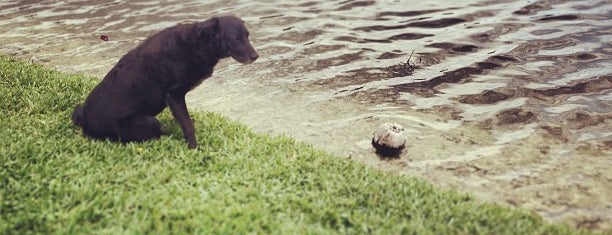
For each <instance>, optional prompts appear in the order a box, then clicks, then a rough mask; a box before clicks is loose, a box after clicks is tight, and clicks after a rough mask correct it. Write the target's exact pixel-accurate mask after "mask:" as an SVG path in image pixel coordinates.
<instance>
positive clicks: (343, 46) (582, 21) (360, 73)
mask: <svg viewBox="0 0 612 235" xmlns="http://www.w3.org/2000/svg"><path fill="white" fill-rule="evenodd" d="M219 14H234V15H237V16H239V17H241V18H242V19H244V20H245V21H246V23H247V26H248V27H249V29H250V31H251V42H252V44H253V45H254V46H255V48H256V49H257V51H258V52H259V54H260V58H259V59H258V60H257V62H256V63H254V64H251V65H246V66H245V65H239V64H238V63H237V62H235V61H232V60H231V59H226V60H223V61H222V62H221V63H220V64H219V65H218V66H217V67H216V72H215V74H214V75H213V77H212V78H210V79H209V80H207V81H205V82H204V83H203V84H202V85H201V86H200V87H198V88H197V89H195V90H194V91H192V92H191V93H190V94H189V95H188V97H187V98H188V103H189V104H188V105H189V106H190V107H191V108H192V109H200V110H209V111H214V112H219V113H222V114H224V115H226V116H228V117H230V118H232V119H234V120H238V121H240V122H243V123H245V124H247V125H248V126H250V127H251V128H253V129H254V130H256V131H258V132H260V133H270V134H274V135H279V134H286V135H289V136H292V137H294V138H296V139H298V140H300V141H303V142H307V143H311V144H313V145H314V146H316V147H318V148H322V149H326V150H328V151H330V152H333V153H335V154H336V155H338V156H340V157H347V158H351V159H355V160H357V161H360V162H363V163H365V164H369V165H372V166H374V167H378V168H381V169H384V170H389V171H394V172H399V173H400V174H406V175H410V176H417V177H422V178H425V179H428V180H429V181H431V182H432V183H434V184H436V185H438V186H440V187H444V188H452V189H456V190H461V191H465V192H469V193H472V194H474V195H476V196H477V197H479V198H482V199H484V200H489V201H493V202H497V203H500V204H505V205H512V206H517V207H521V208H525V209H528V210H531V211H534V212H536V213H538V214H540V215H542V216H543V217H544V218H546V219H548V220H551V221H561V222H565V223H569V224H572V225H574V226H577V227H584V228H589V229H612V187H611V185H612V170H610V169H612V150H611V149H612V59H611V55H612V17H611V16H612V2H610V1H598V0H586V1H562V0H559V1H525V0H523V1H494V0H491V1H485V0H482V1H476V0H473V1H463V0H458V1H400V0H386V1H368V0H363V1H351V0H348V1H344V0H343V1H247V0H238V1H180V3H173V2H172V1H170V2H169V1H149V0H147V1H145V0H136V1H129V2H128V1H118V0H116V1H99V0H93V1H28V2H27V3H24V1H8V0H3V1H2V2H0V53H4V54H9V55H13V56H16V57H19V58H23V59H26V60H31V61H33V62H36V63H42V64H46V65H48V66H49V67H52V68H56V69H59V70H62V71H67V72H74V73H85V74H89V75H92V76H96V77H103V76H104V75H105V73H106V72H107V71H108V70H109V69H110V68H111V67H112V66H113V65H114V63H116V61H117V60H118V59H119V58H120V57H121V56H122V55H123V54H125V53H126V52H127V51H129V50H130V49H131V48H133V47H135V46H136V45H137V44H138V43H139V42H141V41H142V40H144V39H145V38H146V37H147V36H148V35H151V34H153V33H155V32H156V31H159V30H160V29H163V28H165V27H169V26H173V25H175V24H177V23H180V22H193V21H200V20H205V19H207V18H209V17H211V16H213V15H219ZM102 35H104V36H108V40H107V41H104V40H101V39H100V37H101V36H102ZM67 120H68V119H67ZM384 122H397V123H400V124H402V125H403V126H404V127H405V128H406V131H407V133H408V147H407V149H406V150H405V152H404V154H403V155H402V156H401V157H400V158H393V159H386V158H380V157H379V156H377V155H376V154H375V153H374V149H373V148H372V147H371V145H370V138H371V137H372V132H373V131H374V130H375V129H376V127H377V126H378V125H380V124H381V123H384ZM196 128H197V127H196ZM202 144H205V143H202ZM381 180H384V179H381Z"/></svg>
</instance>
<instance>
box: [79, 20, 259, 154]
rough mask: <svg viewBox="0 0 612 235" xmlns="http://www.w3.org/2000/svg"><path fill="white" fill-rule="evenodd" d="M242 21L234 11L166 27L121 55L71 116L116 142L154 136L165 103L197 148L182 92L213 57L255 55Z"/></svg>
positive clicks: (249, 58)
mask: <svg viewBox="0 0 612 235" xmlns="http://www.w3.org/2000/svg"><path fill="white" fill-rule="evenodd" d="M248 34H249V33H248V31H247V29H246V27H245V26H244V22H243V21H242V20H240V19H238V18H236V17H233V16H223V17H215V18H212V19H209V20H207V21H204V22H198V23H192V24H182V25H177V26H174V27H171V28H167V29H165V30H163V31H161V32H159V33H157V34H155V35H153V36H151V37H149V38H148V39H147V40H145V41H144V42H143V43H141V44H140V45H139V46H138V47H136V48H135V49H133V50H131V51H130V52H128V53H127V54H126V55H124V56H123V57H122V58H121V59H120V60H119V62H118V63H117V64H116V65H115V66H114V67H113V68H112V69H111V70H110V71H109V72H108V74H107V75H106V76H105V77H104V79H103V80H102V81H101V82H100V84H98V85H97V86H96V87H95V88H94V89H93V90H92V91H91V93H90V94H89V96H88V97H87V100H86V101H85V103H84V104H83V105H81V104H78V105H76V106H75V108H74V112H73V114H72V121H73V123H74V124H75V125H77V126H80V127H82V129H83V133H84V134H85V135H87V136H89V137H92V138H96V139H110V140H114V141H120V142H130V141H144V140H148V139H154V138H159V137H160V136H161V135H162V134H163V133H162V131H161V125H160V123H159V121H158V120H157V119H156V118H155V116H156V115H157V114H159V113H160V112H161V111H162V110H163V109H164V108H166V106H168V107H170V110H171V111H172V115H173V116H174V119H175V120H177V122H178V123H179V125H180V127H181V129H182V131H183V134H184V136H185V139H186V140H187V142H188V146H189V148H195V147H197V142H196V139H195V131H194V127H193V122H192V120H191V118H190V117H189V113H188V112H187V106H186V104H185V95H186V94H187V92H188V91H190V90H191V89H193V88H195V87H196V86H198V85H199V84H200V83H201V82H202V81H203V80H204V79H206V78H208V77H210V75H211V74H212V73H213V68H214V66H215V65H216V64H217V62H218V61H219V60H220V59H222V58H226V57H230V56H231V57H232V58H234V59H235V60H237V61H238V62H240V63H243V64H248V63H252V62H253V61H255V60H256V59H257V57H258V54H257V52H255V50H254V49H253V47H252V46H251V44H250V42H249V40H248Z"/></svg>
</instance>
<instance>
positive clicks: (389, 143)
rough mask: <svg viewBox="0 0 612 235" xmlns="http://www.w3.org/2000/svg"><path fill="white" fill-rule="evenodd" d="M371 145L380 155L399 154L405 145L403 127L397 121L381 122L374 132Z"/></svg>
mask: <svg viewBox="0 0 612 235" xmlns="http://www.w3.org/2000/svg"><path fill="white" fill-rule="evenodd" d="M372 146H374V148H375V149H376V153H379V154H381V155H388V156H392V155H399V154H400V153H401V151H402V150H403V149H404V147H405V146H406V135H405V132H404V127H402V125H400V124H397V123H389V122H388V123H383V124H381V125H380V126H379V127H378V129H377V130H376V131H375V132H374V137H372Z"/></svg>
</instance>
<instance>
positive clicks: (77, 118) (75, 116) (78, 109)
mask: <svg viewBox="0 0 612 235" xmlns="http://www.w3.org/2000/svg"><path fill="white" fill-rule="evenodd" d="M71 119H72V123H74V125H77V126H79V127H83V104H77V105H76V106H74V111H73V112H72V118H71Z"/></svg>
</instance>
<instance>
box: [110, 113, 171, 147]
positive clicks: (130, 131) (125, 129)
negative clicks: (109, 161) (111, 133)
mask: <svg viewBox="0 0 612 235" xmlns="http://www.w3.org/2000/svg"><path fill="white" fill-rule="evenodd" d="M118 131H119V133H118V134H119V140H120V141H121V142H132V141H145V140H150V139H157V138H159V137H160V136H161V135H162V134H163V132H162V130H161V124H160V123H159V120H157V118H155V117H153V116H138V117H131V118H127V119H123V120H121V121H120V122H119V130H118Z"/></svg>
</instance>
